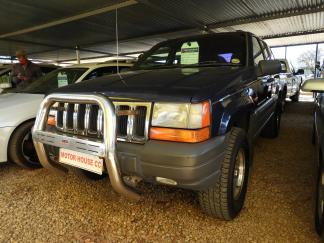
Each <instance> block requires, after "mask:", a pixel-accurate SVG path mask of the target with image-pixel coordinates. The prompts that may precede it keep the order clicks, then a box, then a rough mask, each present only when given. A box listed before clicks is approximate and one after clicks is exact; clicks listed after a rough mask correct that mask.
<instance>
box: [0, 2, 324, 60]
mask: <svg viewBox="0 0 324 243" xmlns="http://www.w3.org/2000/svg"><path fill="white" fill-rule="evenodd" d="M123 1H126V0H92V1H88V0H69V1H65V0H47V1H43V0H33V1H31V0H26V1H20V0H0V6H1V9H0V16H1V18H2V20H8V21H1V22H0V35H1V34H5V33H9V32H12V31H16V30H21V29H24V28H27V27H31V26H35V25H40V24H44V23H46V22H48V21H53V20H57V19H59V18H64V17H68V16H71V15H75V14H78V13H82V12H85V11H89V10H93V9H98V8H100V7H102V6H107V5H111V4H116V3H120V2H123ZM137 2H138V3H137V4H135V5H131V6H128V7H124V8H121V9H119V10H118V22H119V39H120V40H121V43H120V52H123V53H124V52H135V51H143V50H146V49H148V48H150V47H151V46H152V45H153V44H155V43H157V42H159V41H161V40H165V39H167V38H174V37H177V36H181V35H187V34H197V33H199V32H201V30H202V29H203V27H204V26H211V27H213V26H214V27H213V28H214V31H216V32H222V31H233V30H246V31H250V32H253V33H255V34H257V35H259V36H264V37H273V36H278V35H284V36H285V35H290V34H291V33H303V32H305V31H323V32H324V25H323V23H324V0H271V1H269V0H241V1H239V0H227V1H222V0H204V1H202V0H163V1H161V0H138V1H137ZM287 16H289V17H287ZM166 33H168V34H166ZM314 36H316V37H312V36H309V37H307V36H298V37H291V38H290V37H289V38H283V39H281V42H282V43H285V44H287V43H289V42H290V40H291V43H296V42H298V44H299V43H309V42H310V41H311V40H316V42H318V41H319V42H321V41H324V38H322V37H323V35H322V34H318V35H314ZM312 38H314V39H312ZM11 39H12V40H15V41H17V42H11V43H9V44H8V41H3V40H0V55H12V54H13V53H14V50H15V48H16V46H23V47H25V48H26V49H27V51H28V52H29V53H32V54H31V56H32V57H34V58H38V57H42V59H44V58H46V57H48V58H51V59H52V58H55V56H56V59H55V60H65V59H69V58H71V57H72V58H73V57H74V50H73V48H74V46H76V45H80V46H81V48H85V49H87V50H89V49H90V50H93V51H96V52H104V53H106V54H109V53H114V52H115V49H116V48H115V43H114V41H115V12H114V11H111V12H107V13H104V14H99V15H96V16H92V17H87V18H84V19H80V20H77V21H73V22H70V23H66V24H62V25H57V26H54V27H50V28H46V29H42V30H37V31H33V32H30V33H26V34H20V35H17V36H14V37H12V38H11ZM268 42H269V43H276V45H277V44H278V43H279V42H280V39H271V40H268ZM291 43H290V44H291ZM55 46H56V47H55ZM39 52H43V53H41V54H40V53H39ZM82 55H83V56H84V57H85V56H89V57H92V56H94V55H97V56H98V55H101V54H100V53H91V52H83V53H82ZM102 55H103V54H102Z"/></svg>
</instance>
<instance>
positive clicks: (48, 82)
mask: <svg viewBox="0 0 324 243" xmlns="http://www.w3.org/2000/svg"><path fill="white" fill-rule="evenodd" d="M87 70H88V68H61V69H57V70H54V71H52V72H50V73H48V74H46V75H45V76H43V77H41V78H39V79H37V80H36V81H34V82H33V83H31V84H30V85H29V86H28V87H25V88H23V89H16V90H15V92H23V93H37V94H45V93H46V92H48V91H51V90H53V89H57V88H60V87H63V86H66V85H69V84H73V83H75V82H76V81H77V80H78V79H79V78H80V77H81V76H82V75H83V74H84V73H85V72H86V71H87Z"/></svg>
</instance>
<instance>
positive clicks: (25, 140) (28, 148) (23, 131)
mask: <svg viewBox="0 0 324 243" xmlns="http://www.w3.org/2000/svg"><path fill="white" fill-rule="evenodd" d="M33 125H34V121H29V122H26V123H24V124H22V125H21V126H19V127H18V128H17V129H16V130H15V131H14V133H13V135H12V136H11V138H10V141H9V144H8V157H9V159H10V160H11V161H12V162H14V163H15V164H17V165H19V166H22V167H25V168H39V167H41V164H40V163H39V160H38V157H37V153H36V151H35V148H34V144H33V140H32V135H31V129H32V127H33Z"/></svg>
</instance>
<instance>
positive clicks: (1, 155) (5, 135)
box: [0, 127, 15, 163]
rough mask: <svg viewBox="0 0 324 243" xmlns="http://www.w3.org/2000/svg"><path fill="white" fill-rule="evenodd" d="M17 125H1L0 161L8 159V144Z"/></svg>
mask: <svg viewBox="0 0 324 243" xmlns="http://www.w3.org/2000/svg"><path fill="white" fill-rule="evenodd" d="M14 130H15V127H0V163H1V162H6V161H8V155H7V152H8V144H9V139H10V137H11V134H12V133H13V131H14Z"/></svg>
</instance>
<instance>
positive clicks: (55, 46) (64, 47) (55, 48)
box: [5, 39, 114, 55]
mask: <svg viewBox="0 0 324 243" xmlns="http://www.w3.org/2000/svg"><path fill="white" fill-rule="evenodd" d="M5 41H9V42H17V43H22V44H29V45H36V46H44V47H49V48H54V49H51V50H45V51H38V52H33V53H28V54H29V55H31V54H38V53H44V52H48V51H55V50H60V49H66V50H75V47H69V46H60V45H52V44H44V43H38V42H34V41H23V40H16V39H5ZM79 50H80V51H85V52H92V53H97V54H104V55H114V54H113V53H109V52H103V51H96V50H92V49H87V48H82V47H81V48H79Z"/></svg>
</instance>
